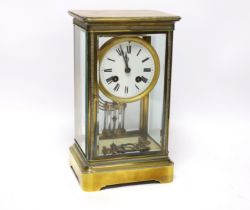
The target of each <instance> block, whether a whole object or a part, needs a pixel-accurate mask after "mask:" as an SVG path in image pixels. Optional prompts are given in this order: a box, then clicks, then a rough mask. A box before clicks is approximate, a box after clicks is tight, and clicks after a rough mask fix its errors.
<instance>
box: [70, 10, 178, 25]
mask: <svg viewBox="0 0 250 210" xmlns="http://www.w3.org/2000/svg"><path fill="white" fill-rule="evenodd" d="M69 14H70V15H71V16H73V17H74V18H76V19H78V20H80V21H82V22H86V23H103V22H157V21H163V22H165V21H178V20H180V19H181V18H180V17H179V16H177V15H173V14H169V13H165V12H161V11H155V10H70V11H69Z"/></svg>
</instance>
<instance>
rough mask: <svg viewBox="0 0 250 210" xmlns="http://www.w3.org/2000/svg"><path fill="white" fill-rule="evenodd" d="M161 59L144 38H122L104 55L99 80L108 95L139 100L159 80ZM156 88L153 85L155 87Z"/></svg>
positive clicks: (115, 97) (120, 98)
mask: <svg viewBox="0 0 250 210" xmlns="http://www.w3.org/2000/svg"><path fill="white" fill-rule="evenodd" d="M156 58H158V56H157V54H156V53H155V51H154V49H153V48H152V46H151V45H149V44H148V43H146V42H145V41H144V40H142V39H140V38H133V39H129V38H127V39H124V38H123V39H120V40H119V39H118V41H117V40H116V42H115V43H113V45H112V46H111V47H108V50H106V51H105V52H104V54H103V55H102V59H101V62H100V66H99V71H100V74H99V80H100V83H101V85H102V88H103V89H104V90H105V91H104V92H106V93H108V94H106V95H108V96H111V97H112V98H113V99H116V100H117V101H119V100H123V101H126V99H132V100H133V101H134V100H137V99H139V98H140V97H138V96H141V95H142V94H143V93H145V91H146V90H148V92H149V91H150V90H149V89H150V86H154V84H152V83H153V81H154V83H156V81H157V79H158V74H159V72H158V65H157V64H158V63H156V61H158V60H157V59H156ZM151 88H153V87H151Z"/></svg>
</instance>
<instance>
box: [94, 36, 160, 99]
mask: <svg viewBox="0 0 250 210" xmlns="http://www.w3.org/2000/svg"><path fill="white" fill-rule="evenodd" d="M128 41H131V42H136V43H138V44H141V45H142V46H144V47H145V48H146V49H147V50H148V51H149V53H150V54H151V55H152V58H153V60H154V68H155V69H154V76H153V79H152V81H151V83H150V84H149V86H148V87H147V88H146V89H145V90H144V91H143V92H141V93H140V94H138V95H136V96H133V97H130V98H122V97H118V96H115V95H113V94H112V93H111V92H110V91H108V90H107V89H106V88H105V86H104V85H103V84H102V81H101V80H100V79H99V88H100V90H101V91H102V92H103V93H104V95H105V96H107V97H108V98H110V99H112V100H113V101H116V102H120V103H129V102H133V101H137V100H139V99H141V98H143V97H144V96H146V95H148V94H149V93H150V91H151V90H152V89H153V88H154V86H155V85H156V83H157V81H158V78H159V74H160V60H159V57H158V55H157V52H156V51H155V49H154V48H153V47H152V45H150V44H149V43H148V42H146V41H145V40H143V39H141V38H139V37H135V36H126V37H124V36H121V37H115V38H112V39H110V40H109V41H107V42H106V43H105V44H103V46H102V47H101V48H100V50H99V52H98V64H99V68H100V64H101V63H102V60H103V58H104V56H105V55H106V53H107V52H108V51H109V50H110V49H111V48H112V47H113V46H115V45H117V44H119V43H123V42H128ZM99 74H100V69H99ZM99 78H100V76H99Z"/></svg>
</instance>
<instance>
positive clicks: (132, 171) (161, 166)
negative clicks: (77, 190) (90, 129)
mask: <svg viewBox="0 0 250 210" xmlns="http://www.w3.org/2000/svg"><path fill="white" fill-rule="evenodd" d="M70 166H71V168H72V169H73V171H74V173H75V175H76V177H77V179H78V182H79V184H80V186H81V188H82V189H83V190H84V191H88V192H92V191H98V190H101V189H102V188H104V187H106V186H110V185H118V184H126V183H136V182H144V181H158V182H160V183H168V182H172V181H173V162H171V161H153V162H131V163H130V164H128V163H120V164H117V165H113V164H112V165H105V166H104V165H101V166H88V164H87V161H86V159H85V158H84V156H83V155H82V154H81V152H80V151H79V149H78V147H77V145H76V144H74V145H73V146H71V147H70Z"/></svg>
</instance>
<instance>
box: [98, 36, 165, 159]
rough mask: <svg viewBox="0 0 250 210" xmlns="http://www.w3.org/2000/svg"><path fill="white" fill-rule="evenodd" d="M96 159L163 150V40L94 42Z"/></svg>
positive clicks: (122, 38)
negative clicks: (95, 64)
mask: <svg viewBox="0 0 250 210" xmlns="http://www.w3.org/2000/svg"><path fill="white" fill-rule="evenodd" d="M98 45H99V51H98V56H99V57H98V67H97V70H98V72H97V74H98V87H99V102H98V103H99V108H98V115H97V125H98V126H97V127H98V133H97V139H96V143H95V145H96V148H95V150H96V151H95V152H96V155H97V156H99V157H100V156H101V157H105V158H107V157H113V156H119V155H143V154H150V153H152V152H159V151H161V150H162V135H161V133H162V130H163V126H162V125H163V124H164V123H163V120H164V118H163V111H164V107H163V95H164V77H165V76H164V73H165V59H166V55H165V51H166V34H140V35H128V36H126V35H123V36H120V37H119V36H115V35H114V36H111V35H110V36H104V35H102V36H98Z"/></svg>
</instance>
